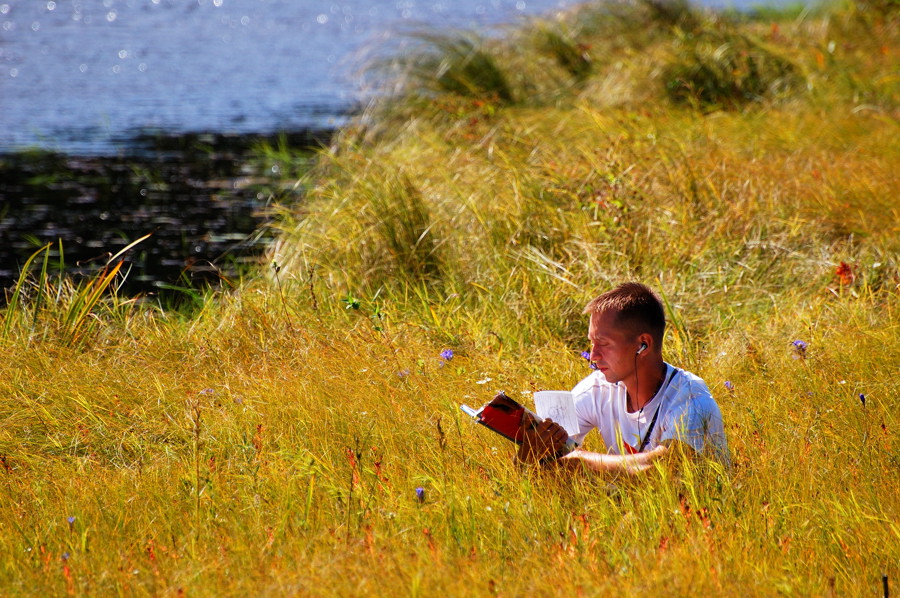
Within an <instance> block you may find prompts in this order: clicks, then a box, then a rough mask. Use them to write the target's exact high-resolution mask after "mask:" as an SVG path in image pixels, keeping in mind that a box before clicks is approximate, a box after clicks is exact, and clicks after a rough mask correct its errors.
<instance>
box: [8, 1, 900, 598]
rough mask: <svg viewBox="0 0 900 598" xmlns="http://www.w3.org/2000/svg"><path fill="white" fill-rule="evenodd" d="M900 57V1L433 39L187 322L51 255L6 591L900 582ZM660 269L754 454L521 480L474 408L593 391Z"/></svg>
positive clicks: (672, 337)
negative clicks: (80, 278)
mask: <svg viewBox="0 0 900 598" xmlns="http://www.w3.org/2000/svg"><path fill="white" fill-rule="evenodd" d="M898 40H900V12H898V8H897V5H896V3H895V2H892V1H891V0H886V1H885V2H883V3H880V4H879V3H856V4H853V5H848V6H842V7H835V8H833V9H830V10H828V11H824V10H822V11H804V10H801V9H797V10H785V11H781V12H777V11H768V10H766V11H759V12H758V14H755V15H753V16H752V17H751V16H748V15H726V14H706V13H702V12H700V11H697V10H694V9H691V8H689V7H687V6H681V5H677V4H656V3H653V2H650V1H645V2H642V3H638V4H606V5H586V6H584V7H583V8H580V9H578V10H576V11H572V12H570V13H566V14H563V15H558V16H556V17H553V18H548V19H547V20H542V21H535V22H532V23H529V24H527V25H522V26H520V27H518V28H517V29H515V30H510V31H508V32H506V33H505V34H504V35H503V36H499V37H491V38H488V39H481V38H477V37H475V36H474V35H471V34H468V33H459V34H454V35H453V36H444V35H438V34H436V33H433V32H423V33H422V34H421V35H418V36H415V37H414V38H413V39H412V42H411V49H410V50H409V51H408V52H406V53H405V55H404V56H405V57H404V58H403V59H402V60H401V59H398V60H397V61H395V62H392V63H385V64H381V65H378V67H379V69H380V70H379V73H380V74H381V76H382V77H383V81H384V83H383V84H384V89H385V90H386V91H385V93H384V94H383V95H382V96H381V99H380V100H379V101H377V102H375V103H373V105H372V106H371V107H370V108H369V109H368V110H367V111H366V112H365V113H364V114H362V115H361V116H360V117H359V119H358V121H357V122H356V123H355V124H354V125H353V126H351V127H348V128H347V129H346V130H344V131H342V132H341V134H340V135H339V136H338V138H337V139H336V140H335V142H334V143H333V145H332V146H331V147H329V148H327V149H326V150H323V151H322V152H321V154H320V156H319V159H318V161H317V164H316V166H315V167H314V169H312V170H311V171H310V172H309V173H308V174H307V175H304V176H303V178H301V179H300V180H299V181H296V183H297V184H296V185H293V186H292V185H290V184H287V185H286V184H284V183H285V181H282V182H279V184H277V185H273V187H277V188H281V189H288V191H285V192H283V194H282V196H281V197H280V198H279V199H280V206H279V207H278V209H276V210H274V211H273V213H272V226H273V227H275V228H276V229H277V230H278V231H279V235H280V237H279V238H280V241H279V243H278V245H277V246H276V247H275V249H274V250H273V253H272V255H271V256H270V260H269V261H268V262H267V263H266V264H264V265H263V267H262V274H261V275H260V276H258V277H256V278H254V279H252V280H246V281H241V282H240V283H238V282H237V281H232V282H233V283H234V285H235V287H234V289H232V290H229V291H227V292H225V291H220V292H208V293H206V294H203V295H202V296H198V299H197V300H196V306H195V307H196V309H194V310H193V311H190V312H188V311H187V310H181V311H179V310H172V309H163V308H162V307H160V306H154V305H153V304H152V303H151V302H149V301H138V300H134V299H130V298H126V297H122V296H119V295H118V294H117V293H116V292H115V286H116V281H117V279H118V278H117V277H119V276H121V273H120V272H113V271H109V272H108V273H107V275H105V276H104V275H102V274H101V275H98V276H97V277H96V278H95V279H94V281H89V282H81V283H74V282H71V281H66V280H60V279H59V278H58V277H56V276H55V275H54V274H52V272H51V270H50V266H49V265H46V264H47V262H44V255H45V254H44V253H39V254H37V255H36V257H35V260H34V261H33V263H32V264H31V266H32V268H30V274H29V275H27V276H23V278H22V280H21V281H20V283H19V285H18V286H17V287H16V292H15V293H10V294H8V304H9V306H8V307H7V308H6V309H5V310H4V311H3V312H2V322H0V350H2V354H3V355H5V356H6V358H5V359H3V360H2V362H0V465H2V467H0V504H2V505H3V507H4V508H3V509H2V510H0V553H2V554H3V558H2V561H0V594H2V595H4V596H7V595H8V596H26V595H28V596H31V595H54V596H66V595H77V596H87V595H124V596H144V595H148V596H182V595H184V596H223V595H228V596H247V595H250V596H254V595H264V596H284V595H289V596H307V595H313V596H318V595H323V596H331V595H339V596H353V595H385V596H395V595H396V596H404V595H409V596H431V595H440V594H446V595H453V596H456V595H478V596H482V595H497V596H521V595H538V596H550V595H573V596H575V595H577V596H582V595H585V596H595V595H611V594H613V593H614V592H615V593H627V594H629V595H634V594H639V593H643V594H648V593H656V594H659V593H665V594H667V595H695V594H701V595H715V596H719V595H721V596H730V595H737V594H740V595H745V596H757V595H759V596H771V595H791V596H794V595H809V596H823V595H824V596H828V595H834V596H853V595H860V596H863V595H865V596H872V595H880V592H881V591H882V575H887V576H888V577H889V579H890V580H891V583H892V586H893V589H894V592H897V591H900V517H898V515H900V433H898V427H900V416H898V414H897V407H898V404H900V403H898V395H900V383H898V379H900V378H898V374H900V334H898V333H900V261H898V255H900V208H898V207H897V206H898V203H897V196H898V192H900V176H898V174H897V173H898V172H900V143H898V142H897V140H898V139H900V126H898V122H900V121H898V119H900V66H898V64H900V61H898V51H900V43H898ZM263 154H264V159H266V160H274V161H277V160H283V161H285V162H286V163H290V162H291V160H293V159H294V157H293V156H292V152H291V150H290V149H289V148H285V147H281V148H269V150H267V151H266V152H264V153H263ZM290 182H291V181H287V183H290ZM292 188H293V190H292V191H291V190H290V189H292ZM113 267H115V262H114V263H113ZM630 279H636V280H641V281H643V282H646V283H648V284H650V285H651V286H653V287H654V288H656V289H657V290H659V292H660V293H661V294H662V295H663V296H664V298H665V300H666V303H667V307H668V316H669V328H668V331H667V336H666V349H665V351H664V355H665V357H666V359H667V361H669V362H670V363H673V364H675V365H678V366H681V367H685V368H687V369H689V370H691V371H693V372H695V373H697V374H698V375H700V376H702V377H703V378H704V379H705V380H706V381H707V382H708V384H709V386H710V388H711V389H712V391H713V394H714V396H715V397H716V398H717V400H718V402H719V404H720V406H721V408H722V412H723V415H724V419H725V423H726V431H727V434H728V440H729V444H730V448H731V453H732V460H733V464H734V466H733V468H732V469H731V470H729V471H723V470H722V469H721V468H720V467H717V466H716V465H715V464H710V463H702V462H701V463H695V462H681V461H679V460H677V459H676V460H674V462H671V463H666V464H663V465H660V466H659V467H657V468H656V469H655V470H653V471H652V472H650V473H649V475H647V476H645V477H642V478H637V479H633V478H621V477H620V478H613V477H601V476H591V475H575V476H567V475H562V474H560V473H559V472H556V471H553V470H550V469H547V470H543V469H524V470H523V469H519V468H518V467H516V466H515V465H514V464H513V462H512V460H511V455H512V448H511V446H510V445H509V444H508V443H507V442H506V441H504V440H503V439H502V438H499V437H497V436H495V435H492V434H491V433H490V432H488V431H487V430H485V429H483V428H479V427H477V426H475V425H473V424H472V423H471V422H469V421H466V420H465V418H464V417H461V415H462V414H461V412H460V411H459V410H458V405H459V403H460V402H467V403H469V404H471V405H476V406H477V405H480V404H482V403H483V402H485V401H486V400H488V399H489V398H490V397H491V396H492V395H493V394H494V393H495V392H496V391H498V390H501V389H502V390H505V391H506V392H507V393H509V394H510V395H513V396H519V397H521V398H522V399H523V400H524V401H526V402H527V401H529V400H530V394H531V392H533V391H535V390H540V389H559V388H569V387H571V386H573V385H574V384H575V383H576V382H577V381H578V380H579V379H580V378H581V377H582V376H584V375H586V374H587V373H588V372H589V370H588V366H587V363H586V362H585V361H584V360H583V359H582V358H581V357H580V352H581V351H583V350H585V349H586V348H587V341H586V333H587V321H586V319H585V317H584V316H583V315H581V309H582V307H583V305H584V304H585V303H586V302H587V301H588V300H589V299H590V298H592V297H593V296H594V295H596V294H598V293H599V292H602V291H604V290H606V289H608V288H610V287H611V286H612V285H614V284H616V283H618V282H620V281H624V280H630ZM795 341H800V342H795ZM447 350H450V351H452V357H451V356H450V355H451V354H450V353H448V352H447ZM442 352H443V354H442ZM596 442H597V441H596V439H594V440H593V443H594V444H589V447H590V446H593V447H594V448H597V445H596Z"/></svg>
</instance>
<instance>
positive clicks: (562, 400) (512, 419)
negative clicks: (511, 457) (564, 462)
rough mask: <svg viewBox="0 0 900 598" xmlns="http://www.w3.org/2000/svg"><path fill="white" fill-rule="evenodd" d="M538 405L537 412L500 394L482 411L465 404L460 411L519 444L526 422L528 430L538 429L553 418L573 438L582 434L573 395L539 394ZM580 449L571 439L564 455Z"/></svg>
mask: <svg viewBox="0 0 900 598" xmlns="http://www.w3.org/2000/svg"><path fill="white" fill-rule="evenodd" d="M534 402H535V409H536V410H537V413H535V412H534V411H531V410H530V409H527V408H526V407H524V406H523V405H521V404H520V403H518V402H517V401H516V400H514V399H512V398H510V397H508V396H507V395H506V394H505V393H503V392H500V393H498V394H497V395H496V396H495V397H494V398H493V399H491V401H490V402H489V403H487V404H486V405H485V406H484V407H482V408H481V409H478V410H476V409H473V408H472V407H469V406H468V405H461V406H460V409H462V410H463V412H464V413H466V414H468V415H470V416H471V417H472V418H473V419H474V420H475V421H476V422H477V423H479V424H481V425H482V426H484V427H486V428H488V429H490V430H493V431H494V432H496V433H497V434H500V435H501V436H505V437H506V438H509V439H510V440H512V441H513V442H515V443H516V444H522V435H523V429H524V428H523V426H522V422H523V421H524V422H525V428H528V427H530V428H534V427H536V426H537V424H538V423H540V422H541V421H543V420H544V419H546V418H549V419H552V420H553V421H554V422H556V423H558V424H559V425H561V426H562V427H563V428H565V430H566V432H567V433H568V434H569V436H571V435H572V434H576V433H577V432H578V419H577V418H576V416H575V401H574V400H573V398H572V393H570V392H567V391H542V392H536V393H534ZM523 418H524V419H523ZM576 446H577V445H576V444H575V441H574V440H572V438H569V440H568V441H567V442H566V447H565V449H564V450H563V454H565V453H568V452H571V451H572V450H573V449H574V448H575V447H576Z"/></svg>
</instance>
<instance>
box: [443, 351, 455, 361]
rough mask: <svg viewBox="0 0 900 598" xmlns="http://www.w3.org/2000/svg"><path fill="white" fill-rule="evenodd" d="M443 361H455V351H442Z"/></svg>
mask: <svg viewBox="0 0 900 598" xmlns="http://www.w3.org/2000/svg"><path fill="white" fill-rule="evenodd" d="M441 359H444V360H446V361H450V360H451V359H453V349H444V350H443V351H441Z"/></svg>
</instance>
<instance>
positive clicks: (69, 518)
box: [66, 515, 75, 525]
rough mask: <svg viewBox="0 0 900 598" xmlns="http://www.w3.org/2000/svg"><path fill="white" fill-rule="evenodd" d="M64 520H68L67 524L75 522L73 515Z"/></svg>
mask: <svg viewBox="0 0 900 598" xmlns="http://www.w3.org/2000/svg"><path fill="white" fill-rule="evenodd" d="M66 521H68V522H69V525H72V524H73V523H75V515H70V516H69V517H67V518H66Z"/></svg>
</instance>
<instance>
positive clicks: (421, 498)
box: [416, 486, 425, 502]
mask: <svg viewBox="0 0 900 598" xmlns="http://www.w3.org/2000/svg"><path fill="white" fill-rule="evenodd" d="M416 498H417V499H418V500H419V502H425V488H423V487H421V486H419V487H418V488H416Z"/></svg>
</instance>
